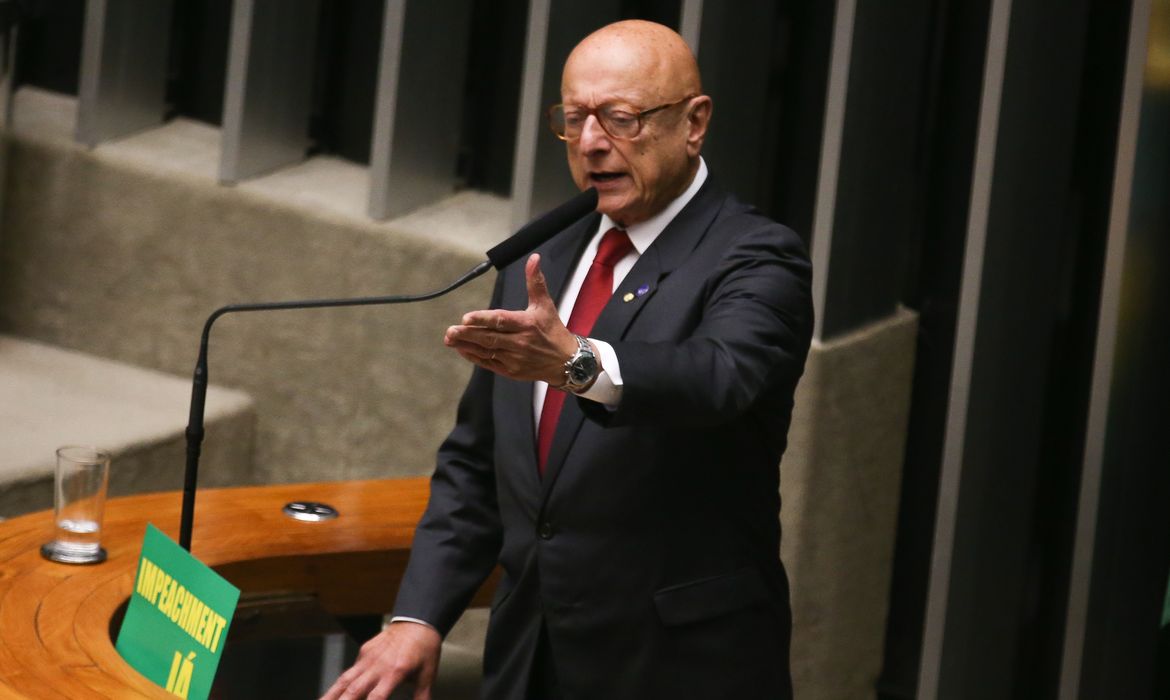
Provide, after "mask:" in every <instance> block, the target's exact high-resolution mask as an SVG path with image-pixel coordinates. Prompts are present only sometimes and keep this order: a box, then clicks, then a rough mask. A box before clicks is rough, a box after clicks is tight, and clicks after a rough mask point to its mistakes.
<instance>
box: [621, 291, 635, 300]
mask: <svg viewBox="0 0 1170 700" xmlns="http://www.w3.org/2000/svg"><path fill="white" fill-rule="evenodd" d="M633 300H634V293H633V292H626V295H625V296H624V297H622V301H625V302H631V301H633Z"/></svg>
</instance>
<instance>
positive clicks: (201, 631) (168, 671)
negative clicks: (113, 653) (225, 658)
mask: <svg viewBox="0 0 1170 700" xmlns="http://www.w3.org/2000/svg"><path fill="white" fill-rule="evenodd" d="M239 600H240V589H238V588H236V587H235V586H233V585H232V584H230V583H228V582H227V581H225V580H224V578H223V577H222V576H220V575H219V574H217V573H215V572H214V571H212V570H211V569H210V568H208V567H207V566H206V565H204V564H203V562H201V561H199V560H198V559H196V558H195V557H193V556H191V555H190V554H189V553H188V552H187V550H185V549H183V548H182V547H180V546H179V545H177V544H175V542H174V541H173V540H172V539H171V538H169V537H167V536H166V535H164V534H163V533H162V532H161V531H160V530H159V529H158V528H156V527H155V526H154V525H151V524H149V523H148V524H147V525H146V536H145V537H144V538H143V540H142V556H141V557H139V559H138V576H137V577H136V578H135V580H134V593H133V594H132V595H131V596H130V605H129V607H127V609H126V619H125V620H124V621H123V622H122V629H121V630H119V632H118V643H117V649H118V653H120V654H121V655H122V658H123V659H126V661H127V662H128V663H129V664H130V665H131V666H133V667H134V669H135V670H137V671H138V672H139V673H141V674H142V675H144V676H146V677H147V678H149V679H150V680H152V681H154V682H155V683H157V684H158V685H159V686H161V687H162V688H165V689H166V690H168V691H170V692H171V693H174V694H175V695H177V696H179V697H181V698H197V699H198V700H206V698H207V695H208V693H210V692H211V681H212V680H213V679H214V678H215V670H216V668H218V667H219V658H220V656H221V655H222V654H223V646H224V642H225V641H227V634H228V627H229V626H230V625H231V620H232V614H233V613H234V612H235V610H236V603H237V602H238V601H239Z"/></svg>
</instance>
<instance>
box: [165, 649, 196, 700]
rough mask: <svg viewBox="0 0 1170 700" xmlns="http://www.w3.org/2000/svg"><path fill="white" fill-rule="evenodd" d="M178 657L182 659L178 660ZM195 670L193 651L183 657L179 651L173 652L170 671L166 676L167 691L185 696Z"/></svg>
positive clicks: (188, 690) (189, 688)
mask: <svg viewBox="0 0 1170 700" xmlns="http://www.w3.org/2000/svg"><path fill="white" fill-rule="evenodd" d="M180 659H182V660H181V661H180ZM194 671H195V652H193V651H192V652H189V653H188V654H187V658H185V659H183V658H182V655H181V654H180V652H177V651H176V652H175V656H174V659H173V660H172V661H171V672H170V674H169V675H168V676H167V688H166V689H167V691H168V692H171V693H174V694H175V695H178V696H179V697H181V698H186V697H187V693H188V692H190V690H191V675H192V674H193V673H194Z"/></svg>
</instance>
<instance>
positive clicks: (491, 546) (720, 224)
mask: <svg viewBox="0 0 1170 700" xmlns="http://www.w3.org/2000/svg"><path fill="white" fill-rule="evenodd" d="M598 217H599V215H598V214H591V215H589V216H587V217H585V218H584V219H582V220H581V221H579V222H577V223H576V224H574V225H573V226H570V227H569V228H568V229H566V230H565V231H563V232H562V233H560V234H558V235H557V236H555V237H554V238H553V239H551V240H550V241H549V242H548V243H547V244H545V245H543V246H542V247H541V248H540V249H538V252H540V253H541V261H542V263H541V264H542V269H543V270H544V272H545V275H546V277H547V279H548V283H549V290H550V293H551V294H552V296H553V298H554V299H557V298H559V294H560V292H561V290H562V289H563V287H564V285H565V283H566V281H567V279H568V277H569V275H570V274H571V271H572V269H573V266H574V264H575V263H576V261H577V259H578V257H579V256H580V254H581V251H582V249H583V248H584V247H585V244H586V243H587V241H588V240H589V237H590V236H591V235H592V234H593V233H594V232H595V231H596V229H597V226H598ZM523 268H524V261H523V260H521V261H519V262H517V263H515V264H514V265H512V266H511V267H509V268H508V269H506V270H504V271H503V272H501V274H500V276H499V278H498V279H497V283H496V288H495V293H494V295H493V300H492V304H493V306H494V307H498V308H507V309H523V308H525V307H526V306H527V303H528V299H527V290H526V285H525V279H524V269H523ZM810 279H811V267H810V264H809V261H808V256H807V254H806V252H805V249H804V246H803V244H802V242H801V240H800V239H799V237H798V236H797V235H796V234H795V233H793V232H792V231H791V230H789V229H787V228H785V227H783V226H781V225H779V224H777V223H775V222H773V221H771V220H769V219H767V218H765V217H763V216H762V215H760V214H759V213H757V212H755V211H754V210H753V209H751V208H750V207H748V206H746V205H744V204H741V203H739V202H738V201H737V200H735V199H734V198H733V197H730V196H728V195H725V194H723V193H721V192H719V191H718V190H717V189H716V187H715V184H714V182H713V180H712V179H711V178H708V180H707V182H706V183H704V186H703V187H702V188H701V189H700V191H699V192H698V193H697V194H696V196H695V197H694V198H693V199H692V200H691V201H690V202H689V203H688V204H687V206H686V207H685V208H684V209H683V210H682V211H681V212H680V213H679V215H678V216H677V217H676V218H675V220H674V221H672V222H671V223H670V224H669V225H668V226H667V227H666V229H665V230H664V231H663V232H662V234H661V235H660V236H659V237H658V239H657V240H655V242H654V243H653V244H652V245H651V246H650V247H649V248H648V249H647V250H646V251H645V252H644V253H643V254H642V256H641V257H640V258H639V259H638V261H637V263H636V264H635V265H634V267H633V269H632V270H631V271H630V273H629V274H628V275H627V276H626V278H625V279H624V280H623V281H622V283H621V285H620V287H619V288H618V289H617V291H616V292H615V293H614V296H613V298H611V299H610V301H609V303H608V305H607V306H606V307H605V309H604V310H603V311H602V313H601V315H600V316H599V317H598V320H597V322H596V324H595V326H594V328H593V331H592V333H591V334H590V335H591V336H592V337H594V338H598V339H601V340H605V341H606V342H609V343H611V344H612V345H613V348H614V350H615V351H616V353H617V356H618V359H619V361H620V363H621V374H622V378H623V382H624V386H623V395H622V400H621V404H620V406H619V407H618V408H617V410H616V411H612V412H611V411H609V410H608V409H606V408H605V407H604V406H601V405H599V404H596V403H594V402H590V401H588V400H585V399H581V398H577V399H575V400H570V401H567V402H566V403H565V407H564V409H563V411H562V414H561V417H560V423H559V425H558V428H557V431H556V434H555V438H554V441H553V444H552V448H551V451H550V456H549V461H548V466H547V471H546V474H545V476H544V478H543V479H541V478H540V477H539V476H538V474H537V466H536V447H535V446H536V439H535V435H534V428H533V410H532V385H531V383H529V382H516V381H512V380H508V379H504V378H501V377H499V376H497V375H494V374H492V373H490V372H486V371H484V370H480V369H476V370H475V371H474V373H473V375H472V378H471V380H470V382H469V384H468V386H467V389H466V391H465V393H464V395H463V398H462V400H461V402H460V405H459V412H458V418H457V422H456V425H455V428H454V429H453V430H452V432H451V434H450V436H449V437H448V438H447V440H446V441H445V442H444V443H443V445H442V447H441V448H440V449H439V453H438V464H437V467H436V470H435V474H434V476H433V478H432V483H431V498H430V503H429V505H428V507H427V511H426V514H425V515H424V516H423V519H422V521H421V523H420V524H419V527H418V530H417V532H416V535H415V540H414V546H413V550H412V553H411V560H410V564H409V566H408V569H407V573H406V576H405V578H404V580H403V583H402V586H401V589H400V591H399V596H398V600H397V603H396V606H395V614H396V615H406V616H410V617H416V618H420V619H424V620H427V621H429V622H431V623H433V624H434V625H435V626H436V627H437V628H438V629H439V630H440V632H441V633H444V634H445V633H446V632H447V631H448V630H449V629H450V627H451V626H452V625H453V624H454V622H455V620H456V619H457V618H458V617H459V615H460V614H461V612H462V611H463V609H464V607H465V606H466V605H467V602H468V601H469V600H470V598H471V596H472V595H473V593H474V592H475V590H476V589H477V587H478V586H479V585H480V583H481V582H482V581H483V580H484V578H485V577H486V576H487V575H488V573H489V572H490V571H491V570H492V568H493V567H494V566H495V565H496V564H497V562H498V563H499V564H500V565H501V566H502V567H503V570H504V575H503V577H502V580H501V582H500V585H499V588H498V590H497V593H496V597H495V600H494V602H493V605H492V616H491V622H490V624H489V630H488V638H487V647H486V649H485V655H484V674H485V675H484V696H485V697H487V698H491V699H493V700H494V699H497V698H498V699H501V700H502V699H505V698H506V699H509V700H521V699H522V698H524V697H525V689H526V687H527V683H528V678H529V673H530V668H531V663H532V658H533V652H534V649H535V646H536V642H537V639H538V634H539V630H540V625H541V624H542V623H543V624H544V625H545V626H546V627H547V630H548V640H549V644H550V646H551V651H552V656H553V659H554V661H555V664H556V670H557V675H558V678H559V682H560V685H561V688H562V692H563V693H564V695H565V697H566V698H567V699H581V700H598V699H604V700H615V699H620V698H638V699H644V698H736V699H737V700H742V699H744V698H783V697H788V696H789V695H790V694H791V690H790V681H789V678H788V640H789V637H790V630H791V622H790V619H791V617H790V613H789V605H788V584H787V579H786V577H785V573H784V569H783V567H782V565H781V563H780V560H779V549H780V525H779V508H780V497H779V470H778V465H779V462H780V456H781V454H782V453H783V451H784V447H785V444H786V436H787V432H788V425H789V419H790V416H791V411H792V398H793V392H794V390H795V388H796V383H797V380H798V379H799V377H800V375H801V372H802V371H803V367H804V361H805V357H806V355H807V352H808V347H809V342H810V337H811V332H812V323H813V319H812V306H811V301H810V299H811V297H810ZM644 285H645V286H648V291H646V292H644V293H643V294H641V295H639V294H637V290H638V288H639V287H642V286H644ZM630 293H632V294H633V295H634V296H633V298H632V299H631V300H629V301H626V298H627V297H628V295H629V294H630Z"/></svg>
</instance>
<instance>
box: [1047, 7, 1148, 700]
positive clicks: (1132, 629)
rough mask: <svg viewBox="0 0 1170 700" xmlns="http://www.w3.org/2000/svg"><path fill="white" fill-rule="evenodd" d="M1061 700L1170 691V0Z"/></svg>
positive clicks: (1141, 119) (1122, 243)
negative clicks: (1168, 607) (1167, 606)
mask: <svg viewBox="0 0 1170 700" xmlns="http://www.w3.org/2000/svg"><path fill="white" fill-rule="evenodd" d="M1118 132H1119V136H1118V147H1117V157H1116V169H1115V172H1114V181H1113V193H1112V194H1113V198H1112V209H1111V212H1110V221H1109V234H1108V242H1107V249H1106V255H1105V261H1104V279H1103V281H1102V288H1101V304H1100V311H1099V317H1098V326H1097V339H1096V341H1097V342H1096V352H1095V356H1094V366H1093V383H1092V394H1091V400H1090V408H1089V417H1088V421H1087V425H1086V428H1085V453H1084V465H1083V472H1082V479H1081V486H1080V501H1079V507H1078V514H1077V532H1076V543H1075V549H1074V555H1073V556H1074V559H1073V565H1072V573H1071V576H1070V579H1071V581H1070V586H1069V601H1068V611H1067V612H1068V614H1067V621H1066V635H1065V642H1064V655H1063V664H1062V669H1061V671H1062V672H1061V684H1060V695H1059V697H1060V698H1061V700H1080V699H1082V698H1083V699H1085V700H1089V699H1091V698H1106V697H1109V698H1142V699H1145V698H1150V699H1151V700H1152V699H1153V698H1166V697H1170V627H1167V625H1166V623H1165V621H1164V620H1163V614H1164V612H1163V604H1164V602H1163V601H1164V600H1165V599H1166V595H1167V592H1166V586H1167V577H1168V572H1170V515H1168V513H1170V507H1168V504H1170V468H1168V467H1170V461H1168V460H1167V457H1166V449H1167V448H1166V439H1165V436H1166V424H1167V419H1168V417H1170V369H1168V368H1167V362H1166V360H1167V357H1170V308H1168V306H1167V304H1166V300H1167V299H1170V278H1168V277H1167V275H1166V274H1165V266H1166V262H1167V260H1170V235H1168V233H1170V1H1168V0H1135V2H1134V3H1133V9H1132V17H1131V22H1130V33H1129V53H1128V60H1127V63H1126V72H1125V87H1124V92H1123V96H1122V101H1121V118H1120V124H1119V127H1118Z"/></svg>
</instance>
